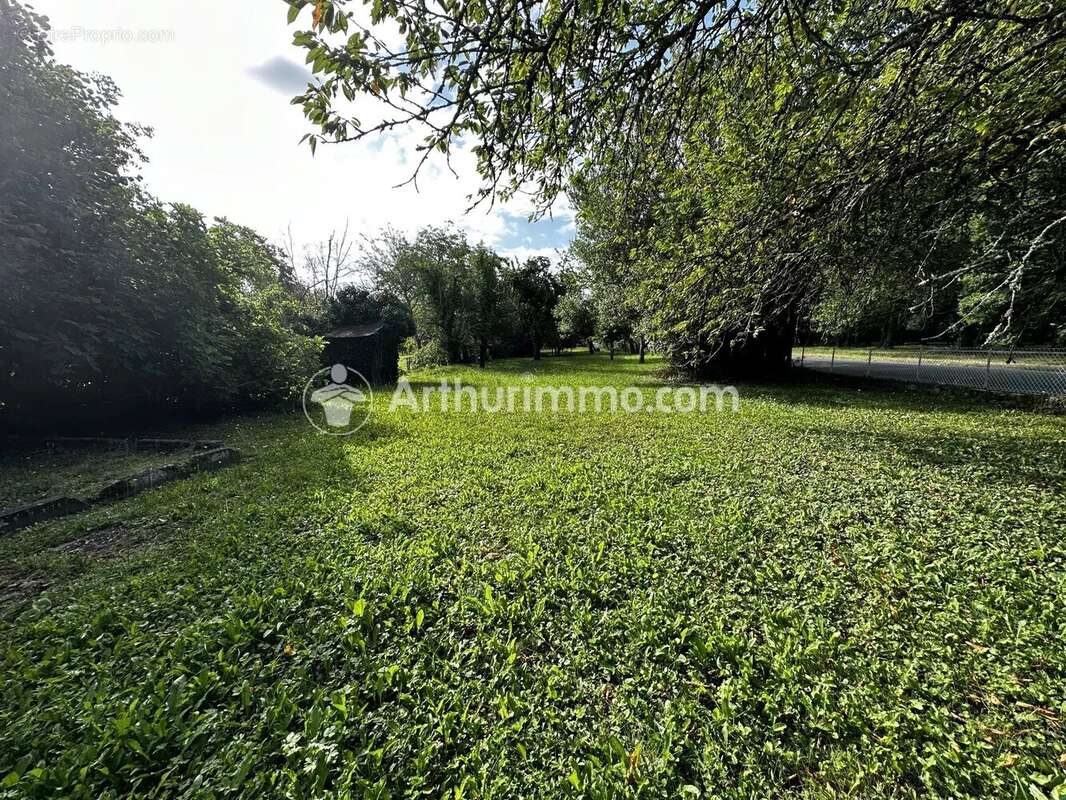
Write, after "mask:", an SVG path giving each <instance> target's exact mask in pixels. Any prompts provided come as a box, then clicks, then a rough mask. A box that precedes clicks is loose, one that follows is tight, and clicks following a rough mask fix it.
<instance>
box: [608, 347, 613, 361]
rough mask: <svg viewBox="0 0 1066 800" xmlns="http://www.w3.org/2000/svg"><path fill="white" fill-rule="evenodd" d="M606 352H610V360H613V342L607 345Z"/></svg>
mask: <svg viewBox="0 0 1066 800" xmlns="http://www.w3.org/2000/svg"><path fill="white" fill-rule="evenodd" d="M607 352H609V353H610V354H611V361H614V342H611V343H610V344H608V345H607Z"/></svg>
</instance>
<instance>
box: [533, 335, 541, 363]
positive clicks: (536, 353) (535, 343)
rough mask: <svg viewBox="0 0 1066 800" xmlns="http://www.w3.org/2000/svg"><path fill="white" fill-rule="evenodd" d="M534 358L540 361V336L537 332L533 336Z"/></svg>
mask: <svg viewBox="0 0 1066 800" xmlns="http://www.w3.org/2000/svg"><path fill="white" fill-rule="evenodd" d="M533 360H534V361H540V337H539V336H537V335H536V334H534V336H533Z"/></svg>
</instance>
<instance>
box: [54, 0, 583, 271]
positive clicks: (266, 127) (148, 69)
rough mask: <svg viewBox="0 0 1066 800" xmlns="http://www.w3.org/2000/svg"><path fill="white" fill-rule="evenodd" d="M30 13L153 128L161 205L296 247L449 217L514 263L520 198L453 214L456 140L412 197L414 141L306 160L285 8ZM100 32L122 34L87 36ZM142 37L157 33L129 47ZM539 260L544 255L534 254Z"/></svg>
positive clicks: (527, 208) (76, 7) (151, 150)
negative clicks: (187, 207)
mask: <svg viewBox="0 0 1066 800" xmlns="http://www.w3.org/2000/svg"><path fill="white" fill-rule="evenodd" d="M34 5H35V7H36V8H37V10H38V11H40V12H42V13H45V14H48V15H49V16H50V17H51V18H52V25H53V28H54V29H57V33H59V34H60V35H56V36H54V37H53V40H54V47H55V50H56V55H57V57H58V58H59V59H60V60H61V61H65V62H67V63H70V64H72V65H73V66H74V67H76V68H78V69H80V70H83V71H99V72H103V73H105V74H107V75H110V76H111V77H112V78H114V79H115V81H116V82H117V83H118V85H119V87H120V88H121V89H122V91H123V93H124V98H123V100H122V102H121V104H120V106H119V110H118V115H119V116H120V117H121V118H123V119H125V120H128V121H133V122H139V123H143V124H147V125H150V126H152V127H153V128H154V129H155V136H154V137H153V138H152V139H151V140H149V141H147V142H145V144H144V149H145V152H146V153H147V155H148V157H149V159H150V161H149V164H147V165H146V167H145V169H144V176H145V182H146V185H147V187H148V188H149V190H150V191H152V192H153V193H154V194H156V195H157V196H158V197H160V198H161V199H162V200H165V201H181V202H187V203H190V204H191V205H193V206H195V207H197V208H199V209H200V210H201V211H203V212H204V213H205V214H207V215H208V216H223V215H225V216H227V217H229V218H231V219H233V220H235V221H238V222H242V223H244V224H248V225H251V226H252V227H254V228H256V229H257V230H259V231H261V232H262V233H263V234H265V235H267V236H268V237H272V238H280V237H281V235H282V232H283V231H284V230H285V229H286V228H287V227H288V226H289V225H291V226H292V230H293V233H294V235H295V237H296V239H297V241H298V242H304V243H307V242H311V241H316V240H318V239H320V238H323V237H324V236H325V235H326V234H327V233H328V231H329V230H330V229H331V228H334V227H341V226H343V225H344V222H345V219H348V220H350V223H351V226H352V229H353V231H355V232H357V233H373V232H374V231H376V230H377V229H379V228H381V227H383V226H385V225H387V224H388V225H392V226H394V227H396V228H398V229H400V230H404V231H409V232H412V231H414V230H415V229H416V228H418V227H419V226H422V225H426V224H439V223H442V222H444V221H446V220H453V221H455V222H456V223H457V224H459V225H460V226H461V227H463V228H464V229H466V230H467V231H468V232H469V234H470V235H471V237H472V238H474V239H475V240H483V241H484V242H486V243H487V244H489V245H491V246H496V247H499V248H500V249H501V250H502V251H505V252H507V253H508V254H518V253H519V252H524V251H523V250H522V248H515V247H513V246H511V245H513V244H515V243H517V242H518V241H519V238H518V237H520V236H521V235H522V234H523V233H526V232H528V230H530V228H529V226H526V225H524V224H517V225H516V224H514V218H513V217H510V218H509V217H508V216H507V215H508V214H511V215H519V216H520V217H524V216H526V215H528V214H529V213H531V212H532V211H533V208H532V204H531V202H530V200H529V198H528V197H524V196H518V197H516V198H514V199H513V200H512V201H509V202H507V203H504V204H500V203H497V204H496V205H495V206H494V207H492V208H491V210H490V209H489V206H488V204H487V203H485V204H483V205H482V206H481V207H479V208H476V209H474V210H473V211H471V212H470V213H464V212H465V210H466V208H467V207H468V206H469V204H470V200H469V197H470V196H471V195H473V194H474V193H475V192H476V191H477V189H478V188H479V186H480V178H479V177H478V175H477V172H476V169H475V158H474V154H473V152H472V150H471V148H470V146H469V145H468V144H467V143H461V144H460V145H459V146H458V147H456V148H454V152H453V153H452V156H451V166H452V168H453V169H454V170H455V172H456V173H457V175H458V177H456V175H453V174H452V172H451V171H449V170H448V169H447V167H446V165H445V163H444V159H443V157H442V156H438V155H435V156H434V158H433V159H432V160H431V162H428V163H427V168H424V169H423V172H422V174H421V175H420V176H419V180H418V190H416V188H415V186H414V185H412V184H407V185H406V186H402V187H400V188H395V187H396V185H397V184H401V183H404V182H406V181H407V180H408V179H409V178H410V177H411V173H412V171H413V169H414V166H415V164H416V163H417V161H418V159H419V158H420V157H421V153H420V152H418V150H417V147H418V145H419V144H420V141H421V135H420V134H419V133H417V132H414V131H403V132H397V133H395V134H394V135H389V136H385V137H380V138H378V139H377V140H375V141H363V142H358V143H347V144H341V145H326V146H320V147H319V148H318V152H317V155H316V156H314V157H312V155H311V153H310V150H309V148H308V147H307V146H306V145H299V144H298V142H299V140H300V138H301V137H302V136H303V134H304V133H306V132H308V131H309V130H310V128H309V127H308V125H307V123H306V121H305V120H304V119H303V115H302V113H301V111H300V109H299V108H298V107H295V106H291V105H289V103H288V99H287V97H286V93H292V92H295V91H298V86H299V83H300V80H299V78H300V69H301V67H300V62H301V61H302V53H301V51H299V50H298V49H296V48H294V47H293V46H292V45H291V39H292V33H293V30H294V28H290V27H288V26H287V25H286V22H285V12H286V8H285V6H284V5H282V4H280V3H271V4H263V3H262V0H232V1H231V2H227V3H218V2H216V1H215V0H153V2H150V3H146V2H144V0H37V2H35V3H34ZM72 31H81V34H80V35H71V32H72ZM100 31H124V32H127V33H130V34H132V37H130V36H128V35H125V36H121V37H101V36H100V35H95V36H93V35H90V33H92V32H100ZM143 31H156V32H163V33H165V34H166V35H165V36H162V37H160V36H155V37H148V36H139V34H140V33H141V32H143ZM103 38H110V39H111V41H109V42H106V43H105V42H103V41H102V39H103ZM141 39H144V40H145V41H141ZM149 39H151V41H148V40H149ZM356 110H358V111H359V112H360V114H362V115H364V118H370V117H371V116H372V115H375V114H377V113H380V112H379V109H377V108H376V106H375V105H374V101H373V100H372V99H369V98H366V99H360V100H359V101H357V103H356ZM554 215H555V218H556V219H560V218H561V219H563V220H572V218H573V211H572V209H571V208H570V207H569V204H568V203H566V202H565V199H564V200H563V201H561V202H560V203H559V204H557V207H556V208H555V209H554ZM509 226H510V228H513V229H514V230H509ZM557 227H558V226H557ZM523 229H525V230H523ZM553 230H554V228H553ZM564 230H565V228H564ZM560 243H561V242H560ZM545 249H548V250H550V249H551V248H544V247H541V248H537V251H538V252H539V251H541V250H545ZM530 252H532V250H531V251H530Z"/></svg>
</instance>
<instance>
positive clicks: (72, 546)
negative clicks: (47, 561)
mask: <svg viewBox="0 0 1066 800" xmlns="http://www.w3.org/2000/svg"><path fill="white" fill-rule="evenodd" d="M143 540H144V535H143V534H142V533H139V532H137V531H132V530H130V529H129V528H127V527H126V526H125V525H111V526H109V527H106V528H99V529H98V530H94V531H89V532H88V533H87V534H86V535H85V536H82V537H79V538H77V539H71V540H70V541H69V542H63V544H57V545H56V546H55V547H52V548H50V550H51V551H52V552H53V553H80V554H82V555H88V556H115V555H118V554H119V553H121V552H124V551H127V550H132V549H133V548H134V547H136V546H137V545H138V544H140V543H141V542H142V541H143Z"/></svg>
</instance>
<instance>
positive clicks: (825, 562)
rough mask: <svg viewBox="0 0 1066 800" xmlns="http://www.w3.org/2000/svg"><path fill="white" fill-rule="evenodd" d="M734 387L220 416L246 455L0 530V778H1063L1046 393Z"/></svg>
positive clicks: (238, 792) (474, 790)
mask: <svg viewBox="0 0 1066 800" xmlns="http://www.w3.org/2000/svg"><path fill="white" fill-rule="evenodd" d="M659 367H661V365H658V364H654V363H649V364H648V365H646V366H641V365H638V364H637V363H636V361H635V359H634V358H619V359H617V360H616V361H614V362H611V361H609V360H608V358H607V357H606V356H605V355H604V356H596V357H588V356H567V357H563V358H557V359H546V360H544V361H543V362H541V363H539V364H536V365H534V364H533V363H532V362H529V361H520V362H518V361H516V362H506V363H503V364H501V365H498V366H497V367H496V368H494V369H493V370H490V371H489V372H487V373H483V374H482V373H478V371H477V370H473V369H466V370H440V371H435V372H427V373H419V374H416V375H414V376H412V379H413V380H424V381H434V380H439V379H440V377H441V376H442V375H447V376H453V377H454V376H457V375H461V377H462V379H463V380H464V382H469V383H471V384H474V383H478V382H491V383H494V384H509V383H513V382H515V381H518V382H523V383H529V382H541V383H550V384H556V385H561V384H564V383H568V384H573V385H577V384H589V383H615V384H620V385H622V384H626V383H629V382H637V383H639V384H640V385H642V386H643V387H644V388H645V389H646V391H647V392H648V393H651V392H653V391H655V390H656V389H657V388H658V386H659V385H660V384H661V383H662V380H663V379H662V378H660V377H659V375H658V373H657V370H658V369H659ZM529 372H532V375H529V374H527V373H529ZM740 389H741V396H742V404H741V410H740V412H739V413H731V412H714V411H710V412H708V413H705V414H675V415H669V414H640V415H626V414H609V413H599V414H586V415H582V416H579V415H566V414H559V415H551V414H544V415H531V414H524V413H516V414H496V415H488V414H482V415H475V414H471V413H440V412H433V413H426V414H415V413H412V412H411V411H409V410H397V411H395V412H393V413H389V412H388V411H383V410H381V403H380V402H379V403H378V406H377V409H376V411H375V414H374V416H373V417H372V419H371V422H370V424H369V425H367V426H366V427H365V428H364V429H362V430H361V431H359V432H358V433H357V434H355V435H354V436H351V437H347V438H335V437H334V438H330V437H325V436H321V435H319V434H316V433H315V431H314V430H313V429H312V428H311V427H310V426H309V425H308V424H307V422H306V420H305V419H304V417H303V415H302V414H299V413H296V414H291V415H273V416H258V417H243V418H236V419H232V420H229V421H226V422H224V423H220V424H218V425H215V426H211V427H210V428H209V429H205V430H203V431H200V432H197V434H198V435H199V434H203V435H206V436H210V438H218V439H224V440H225V441H226V442H227V444H231V445H234V446H237V447H240V448H241V449H242V450H243V451H244V455H245V461H244V462H243V463H242V464H240V465H238V466H236V467H233V468H230V469H226V470H223V471H221V472H217V473H212V474H205V475H199V476H196V477H194V478H191V479H189V480H185V481H180V482H176V483H172V484H168V485H166V486H163V487H161V488H159V489H158V490H155V491H153V492H151V493H148V494H145V495H141V496H140V497H137V498H134V499H131V500H127V501H124V502H122V503H119V504H116V505H112V506H108V507H104V508H98V509H96V510H93V511H92V512H90V513H87V514H85V515H81V516H77V517H72V518H67V519H64V520H59V521H55V522H52V523H48V524H44V525H39V526H37V527H34V528H31V529H28V530H26V531H23V532H20V533H18V534H16V535H14V536H12V537H9V538H7V539H4V540H0V563H2V565H3V570H4V572H5V573H6V574H8V575H20V576H47V578H48V579H49V580H50V581H51V582H52V583H51V586H50V588H49V589H48V590H47V591H45V592H44V593H43V594H41V595H39V596H37V597H36V598H35V599H32V600H26V601H23V602H22V603H21V604H15V605H11V606H9V607H8V608H7V610H6V611H5V612H4V614H5V618H4V620H3V622H0V653H2V656H3V658H2V664H0V692H2V695H0V696H2V701H0V796H3V797H9V796H10V797H23V796H32V797H58V796H67V797H85V798H105V797H115V796H136V797H162V798H172V797H230V796H247V797H254V798H261V797H299V798H311V797H338V798H339V797H344V798H347V797H356V798H364V797H365V798H385V797H390V798H407V797H412V798H413V797H426V798H445V797H446V798H449V800H459V799H460V798H480V797H496V798H526V797H545V798H557V797H568V796H574V797H590V798H607V797H619V796H631V797H646V798H662V797H705V798H709V797H714V798H768V797H805V798H829V797H868V798H882V797H911V796H933V795H935V796H940V797H951V796H956V797H958V796H981V797H989V798H993V797H994V798H1011V797H1017V798H1023V797H1024V798H1030V800H1041V798H1045V797H1046V798H1055V797H1062V796H1064V793H1066V789H1064V788H1063V781H1064V772H1066V727H1064V725H1066V636H1064V630H1063V629H1064V624H1066V542H1064V531H1066V496H1064V490H1063V483H1064V478H1066V420H1064V419H1063V418H1061V417H1060V418H1056V417H1051V416H1041V415H1036V414H1031V413H1027V412H1022V411H1012V410H1006V409H1003V408H990V407H988V406H984V405H981V404H980V403H979V402H977V401H973V402H971V401H965V400H951V399H944V398H938V399H936V400H933V399H931V396H930V395H926V394H906V393H902V392H900V393H890V392H882V391H876V392H868V391H856V390H851V389H840V388H834V387H831V386H828V385H825V384H810V385H805V386H788V387H750V386H748V387H745V386H742V387H740ZM2 477H3V476H0V478H2ZM4 479H5V480H6V478H4ZM116 526H121V527H124V528H126V529H129V530H134V531H137V532H138V537H137V540H136V541H137V542H138V544H137V546H136V547H133V548H131V549H126V550H123V551H121V552H120V553H117V554H116V553H114V552H112V553H110V554H109V555H108V556H107V557H102V556H98V555H92V554H86V553H84V552H80V551H77V550H73V551H70V550H56V549H54V548H55V546H56V545H57V544H60V543H62V542H64V541H68V540H71V539H78V538H80V537H86V536H91V535H92V532H93V531H100V530H104V531H106V530H109V529H111V528H114V527H116Z"/></svg>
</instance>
